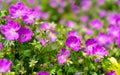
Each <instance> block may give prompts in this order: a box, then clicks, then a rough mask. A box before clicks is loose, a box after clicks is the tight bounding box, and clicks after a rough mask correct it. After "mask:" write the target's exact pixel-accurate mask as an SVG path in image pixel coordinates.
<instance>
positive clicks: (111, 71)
mask: <svg viewBox="0 0 120 75" xmlns="http://www.w3.org/2000/svg"><path fill="white" fill-rule="evenodd" d="M105 75H117V74H116V72H115V71H114V70H110V71H109V72H107V73H106V74H105Z"/></svg>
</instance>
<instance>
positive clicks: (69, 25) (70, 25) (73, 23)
mask: <svg viewBox="0 0 120 75" xmlns="http://www.w3.org/2000/svg"><path fill="white" fill-rule="evenodd" d="M75 25H76V23H75V22H74V21H70V20H69V21H67V23H66V26H67V27H74V26H75Z"/></svg>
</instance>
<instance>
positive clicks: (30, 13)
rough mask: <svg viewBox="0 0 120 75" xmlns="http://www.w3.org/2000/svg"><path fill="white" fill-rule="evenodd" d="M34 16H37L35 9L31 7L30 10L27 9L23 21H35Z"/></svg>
mask: <svg viewBox="0 0 120 75" xmlns="http://www.w3.org/2000/svg"><path fill="white" fill-rule="evenodd" d="M34 18H35V15H34V10H33V9H30V10H29V11H27V13H26V15H25V16H23V21H24V22H27V23H33V22H34Z"/></svg>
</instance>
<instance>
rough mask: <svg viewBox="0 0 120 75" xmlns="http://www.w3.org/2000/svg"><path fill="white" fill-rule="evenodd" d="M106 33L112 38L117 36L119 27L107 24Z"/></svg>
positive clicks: (119, 31)
mask: <svg viewBox="0 0 120 75" xmlns="http://www.w3.org/2000/svg"><path fill="white" fill-rule="evenodd" d="M107 32H108V34H109V35H111V36H112V37H113V38H118V37H119V35H120V28H119V27H116V26H115V25H109V26H108V31H107Z"/></svg>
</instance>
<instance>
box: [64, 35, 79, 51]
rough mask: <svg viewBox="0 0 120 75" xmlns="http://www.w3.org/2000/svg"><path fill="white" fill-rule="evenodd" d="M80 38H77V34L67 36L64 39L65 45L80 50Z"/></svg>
mask: <svg viewBox="0 0 120 75" xmlns="http://www.w3.org/2000/svg"><path fill="white" fill-rule="evenodd" d="M80 44H81V39H80V38H78V37H77V36H74V35H73V36H69V37H68V38H67V39H66V46H68V47H69V48H71V49H72V50H80V49H81V46H80Z"/></svg>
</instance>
